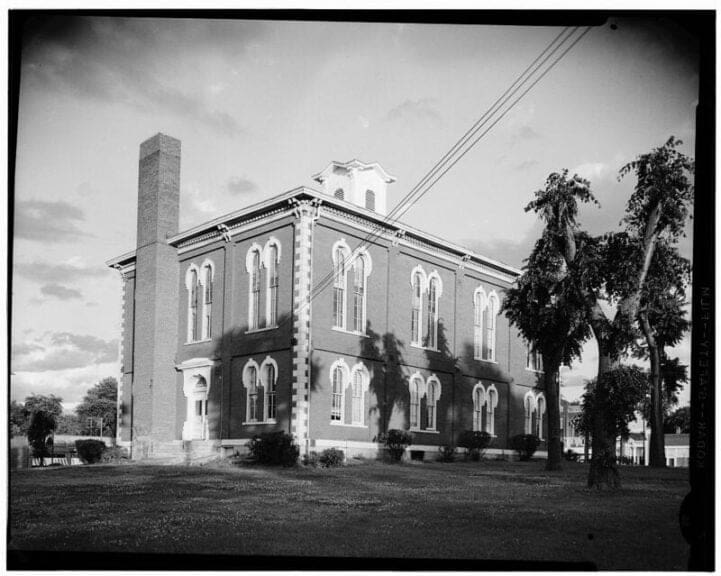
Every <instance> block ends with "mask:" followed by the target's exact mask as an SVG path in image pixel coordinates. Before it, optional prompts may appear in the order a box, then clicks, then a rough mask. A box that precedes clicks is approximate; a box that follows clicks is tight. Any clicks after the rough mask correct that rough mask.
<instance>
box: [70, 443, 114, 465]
mask: <svg viewBox="0 0 721 576" xmlns="http://www.w3.org/2000/svg"><path fill="white" fill-rule="evenodd" d="M106 448H107V446H105V442H103V441H101V440H76V441H75V449H76V450H77V451H78V456H79V457H80V459H81V460H82V461H83V462H84V463H85V464H96V463H97V462H100V459H101V458H102V457H103V453H104V452H105V450H106Z"/></svg>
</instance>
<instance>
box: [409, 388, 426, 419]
mask: <svg viewBox="0 0 721 576" xmlns="http://www.w3.org/2000/svg"><path fill="white" fill-rule="evenodd" d="M409 386H410V402H409V404H410V414H409V423H410V427H411V428H414V429H418V428H420V426H421V396H422V394H423V378H421V376H420V375H415V376H413V377H411V381H410V384H409Z"/></svg>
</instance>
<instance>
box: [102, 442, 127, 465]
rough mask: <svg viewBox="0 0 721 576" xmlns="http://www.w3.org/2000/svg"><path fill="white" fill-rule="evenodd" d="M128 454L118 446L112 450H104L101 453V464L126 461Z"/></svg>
mask: <svg viewBox="0 0 721 576" xmlns="http://www.w3.org/2000/svg"><path fill="white" fill-rule="evenodd" d="M127 457H128V453H127V451H126V450H125V448H122V447H120V446H113V447H112V448H106V449H105V451H104V452H103V457H102V460H103V462H119V461H120V460H123V459H126V458H127Z"/></svg>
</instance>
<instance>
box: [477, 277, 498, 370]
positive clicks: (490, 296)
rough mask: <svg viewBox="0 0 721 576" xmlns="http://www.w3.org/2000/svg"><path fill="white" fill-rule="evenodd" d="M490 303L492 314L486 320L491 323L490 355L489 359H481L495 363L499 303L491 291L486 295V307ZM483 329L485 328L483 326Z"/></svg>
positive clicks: (493, 291)
mask: <svg viewBox="0 0 721 576" xmlns="http://www.w3.org/2000/svg"><path fill="white" fill-rule="evenodd" d="M491 302H493V303H494V306H493V314H492V315H491V314H489V315H488V318H489V320H490V322H491V328H490V330H491V339H490V340H491V341H490V343H489V348H490V351H491V355H490V357H489V358H483V360H485V361H487V362H495V361H496V332H497V326H496V319H497V317H498V309H499V307H500V301H499V299H498V295H497V294H496V291H495V290H491V291H490V292H489V293H488V298H487V300H486V307H488V306H489V305H490V304H491ZM484 328H485V326H484ZM481 350H482V349H481Z"/></svg>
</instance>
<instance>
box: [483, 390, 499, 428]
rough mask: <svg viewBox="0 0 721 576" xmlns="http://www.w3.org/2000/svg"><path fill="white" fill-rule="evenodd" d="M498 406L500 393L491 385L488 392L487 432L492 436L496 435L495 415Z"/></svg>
mask: <svg viewBox="0 0 721 576" xmlns="http://www.w3.org/2000/svg"><path fill="white" fill-rule="evenodd" d="M496 406H498V391H497V390H496V387H495V386H494V385H493V384H491V385H490V386H489V387H488V390H487V391H486V427H485V431H486V432H488V433H489V434H490V435H491V436H492V435H494V434H495V433H496V425H495V414H496Z"/></svg>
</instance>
